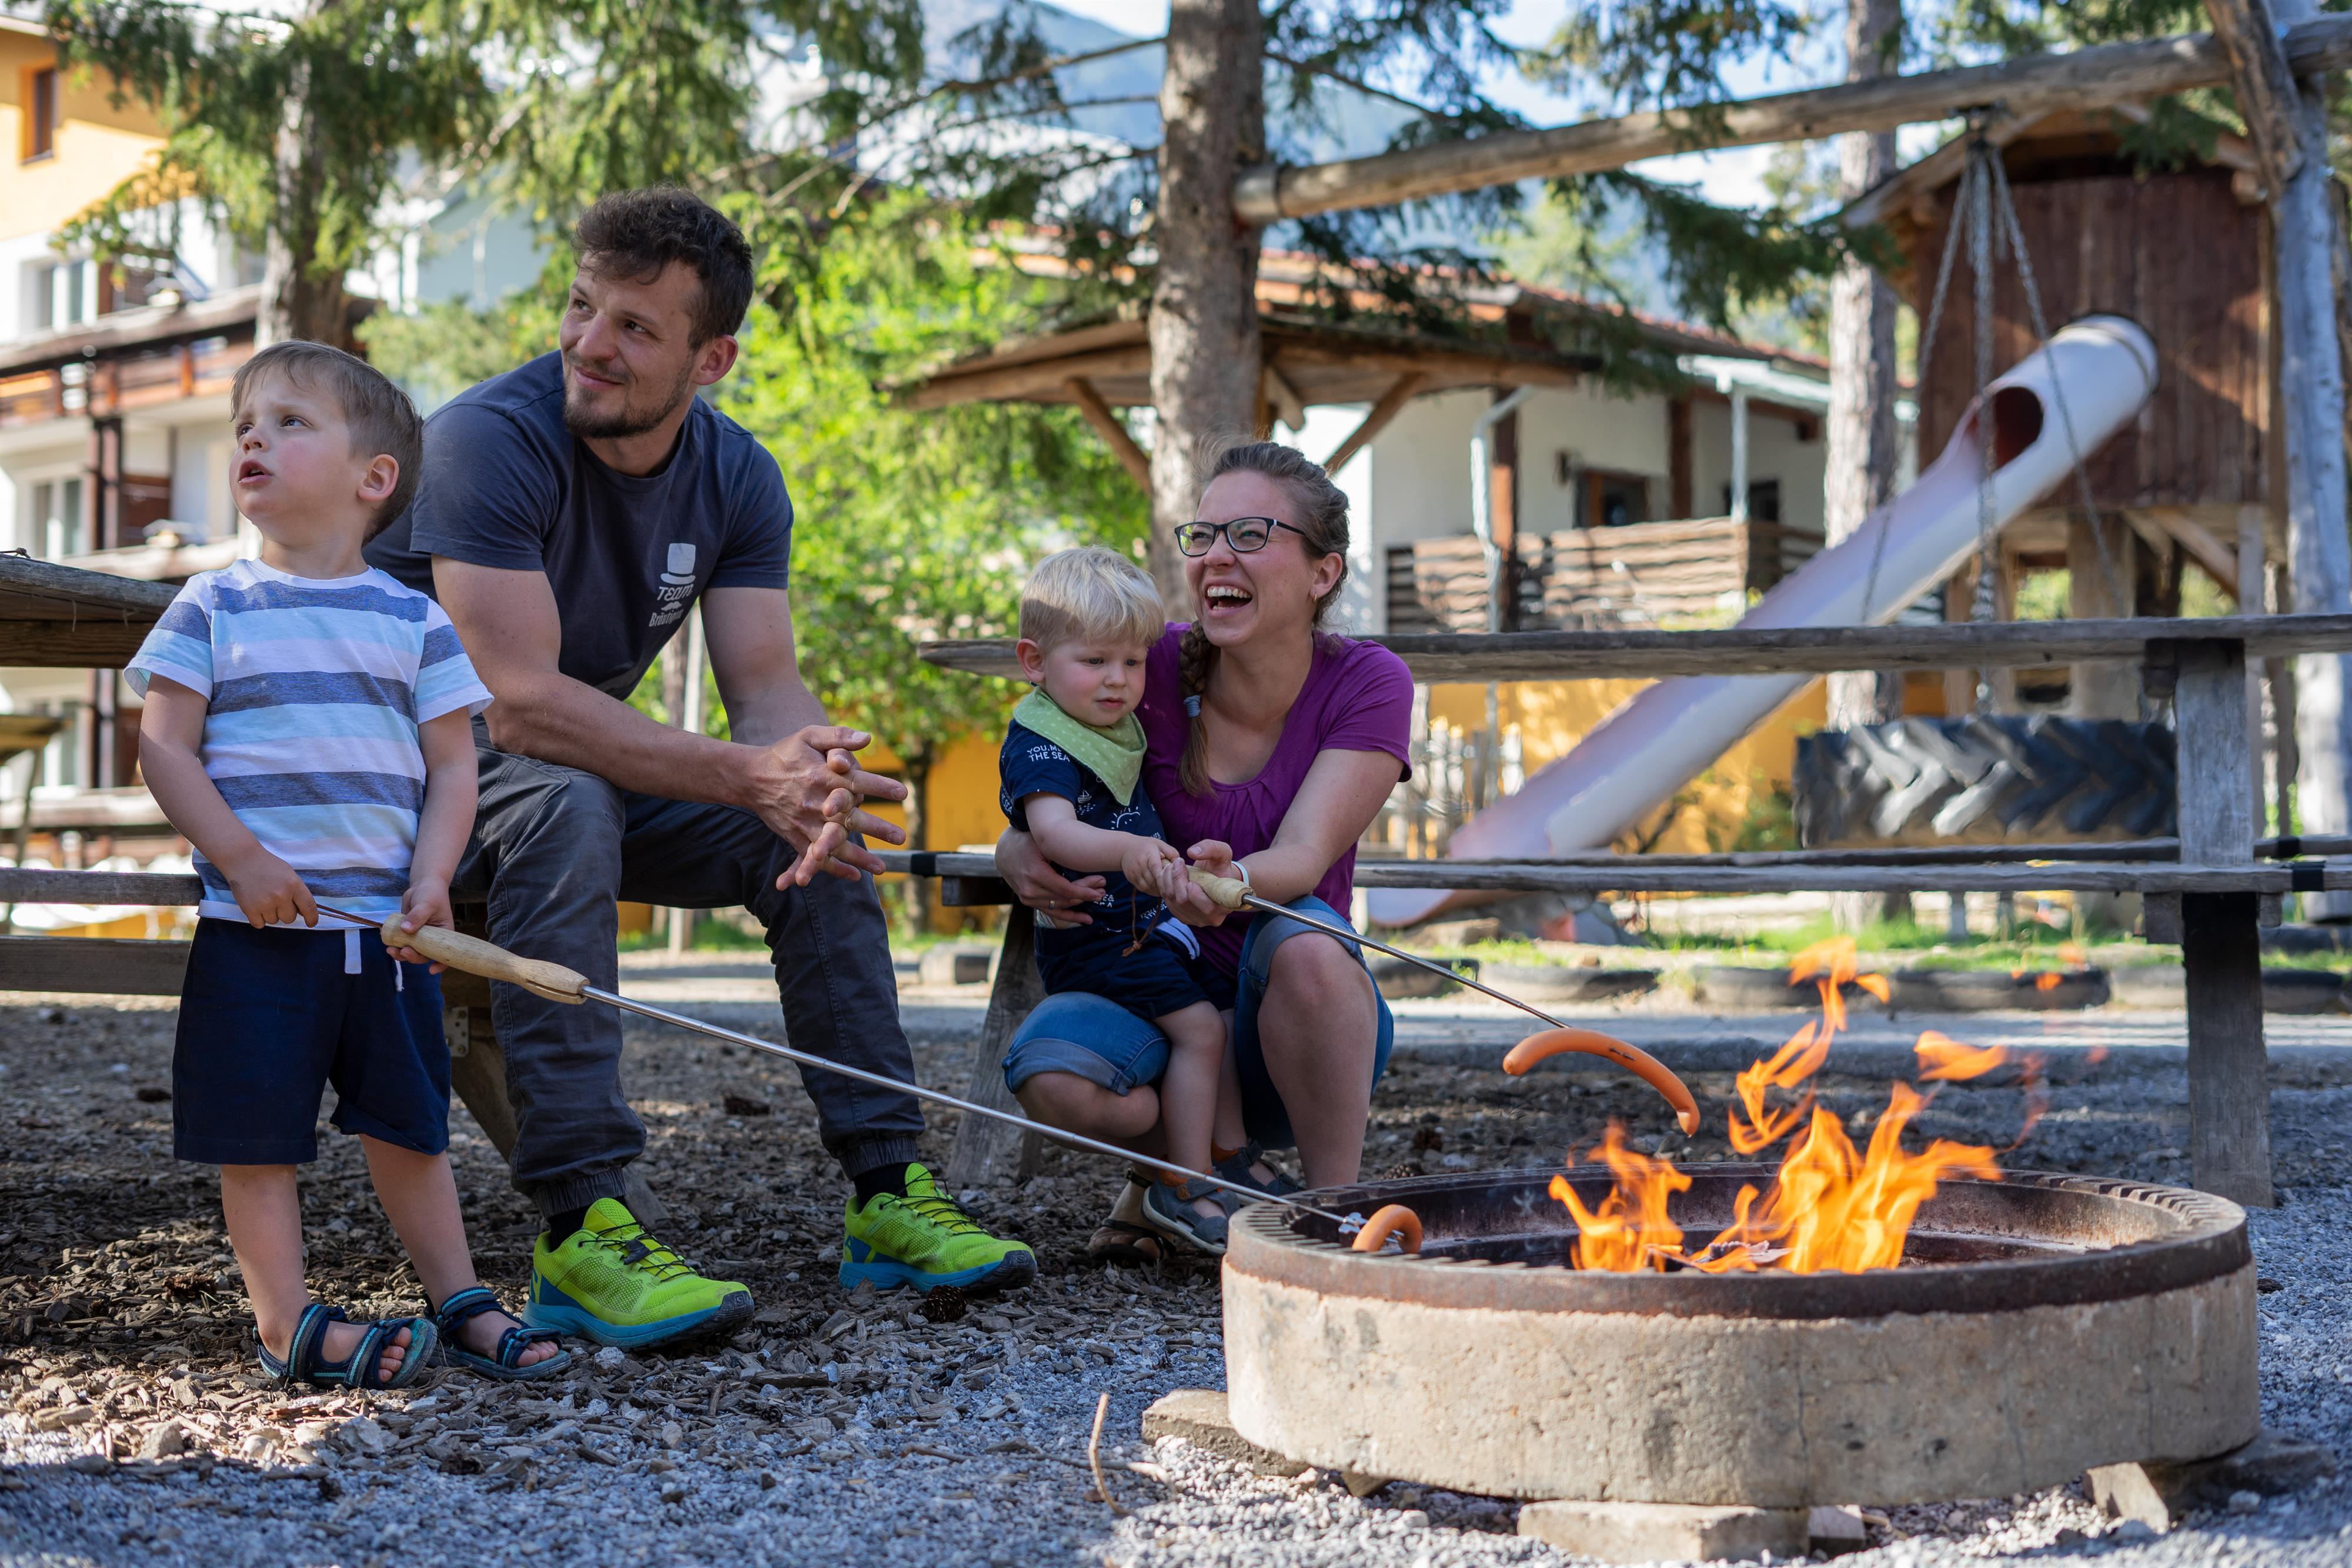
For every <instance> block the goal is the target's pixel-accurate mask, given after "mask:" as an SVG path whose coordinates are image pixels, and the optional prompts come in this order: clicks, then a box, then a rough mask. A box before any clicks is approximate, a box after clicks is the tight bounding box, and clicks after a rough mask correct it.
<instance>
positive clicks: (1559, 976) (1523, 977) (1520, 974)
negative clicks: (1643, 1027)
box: [1479, 964, 1658, 1002]
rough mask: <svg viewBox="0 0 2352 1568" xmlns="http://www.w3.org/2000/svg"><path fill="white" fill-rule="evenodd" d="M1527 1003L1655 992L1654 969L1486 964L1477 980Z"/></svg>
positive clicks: (1594, 999)
mask: <svg viewBox="0 0 2352 1568" xmlns="http://www.w3.org/2000/svg"><path fill="white" fill-rule="evenodd" d="M1479 978H1480V979H1482V980H1484V981H1486V983H1487V984H1488V985H1490V986H1493V987H1495V988H1497V989H1500V990H1506V991H1508V992H1510V993H1511V995H1513V996H1515V997H1518V998H1523V999H1524V1000H1527V1001H1530V1002H1614V1001H1624V1000H1626V999H1628V998H1633V997H1638V996H1643V995H1646V994H1647V993H1649V992H1651V991H1654V990H1655V989H1657V988H1658V971H1656V970H1655V969H1603V968H1599V967H1593V968H1585V967H1580V966H1576V965H1569V964H1489V965H1487V966H1486V969H1485V970H1484V972H1482V973H1481V974H1480V975H1479Z"/></svg>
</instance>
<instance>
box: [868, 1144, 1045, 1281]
mask: <svg viewBox="0 0 2352 1568" xmlns="http://www.w3.org/2000/svg"><path fill="white" fill-rule="evenodd" d="M842 1226H843V1228H845V1229H846V1230H847V1231H848V1232H849V1239H847V1240H846V1241H844V1242H843V1243H842V1244H841V1282H842V1284H844V1285H845V1286H852V1287H854V1286H856V1285H857V1284H858V1283H859V1282H860V1281H867V1280H871V1281H873V1282H874V1283H875V1284H876V1285H877V1286H879V1287H881V1288H882V1289H884V1290H888V1289H891V1288H893V1287H896V1286H898V1285H911V1286H913V1287H914V1288H915V1289H916V1290H918V1291H929V1290H932V1289H935V1288H936V1287H938V1286H940V1285H956V1286H961V1288H963V1289H964V1290H967V1291H969V1290H983V1291H1003V1290H1010V1289H1012V1288H1013V1287H1014V1286H1016V1285H1025V1284H1027V1283H1028V1282H1029V1281H1032V1280H1034V1279H1035V1278H1036V1277H1037V1255H1036V1254H1035V1253H1034V1252H1032V1251H1030V1250H1029V1249H1028V1247H1027V1246H1026V1245H1025V1244H1024V1243H1022V1242H1019V1241H999V1240H998V1239H996V1238H995V1237H993V1236H991V1235H990V1234H989V1233H988V1232H987V1231H985V1230H982V1228H980V1227H979V1226H977V1225H974V1224H973V1223H972V1222H971V1219H970V1218H968V1217H967V1216H966V1215H965V1214H964V1211H963V1210H962V1209H961V1208H958V1207H956V1206H955V1200H954V1199H953V1198H950V1197H948V1195H947V1194H945V1193H943V1192H941V1191H940V1184H939V1183H938V1182H936V1181H933V1180H932V1179H931V1173H930V1172H929V1171H927V1170H925V1169H924V1168H923V1167H922V1166H908V1167H907V1196H906V1197H897V1196H895V1195H894V1194H891V1193H887V1192H886V1193H883V1194H881V1195H880V1196H878V1197H874V1198H872V1199H869V1200H868V1201H867V1202H866V1204H865V1205H864V1206H863V1207H860V1206H859V1204H858V1201H857V1199H856V1197H851V1198H850V1200H849V1202H848V1204H847V1206H846V1207H845V1209H844V1211H843V1214H842Z"/></svg>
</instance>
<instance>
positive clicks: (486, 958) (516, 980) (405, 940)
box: [318, 904, 1363, 1236]
mask: <svg viewBox="0 0 2352 1568" xmlns="http://www.w3.org/2000/svg"><path fill="white" fill-rule="evenodd" d="M318 910H319V913H320V914H321V915H332V916H334V917H335V918H336V919H338V920H348V921H350V922H351V923H352V925H365V926H370V927H380V930H379V933H378V934H379V935H381V936H384V937H385V938H386V941H385V944H384V945H385V946H394V942H393V941H392V939H391V938H392V935H393V933H394V931H396V930H398V927H397V926H396V925H394V922H395V921H397V920H398V919H399V916H397V915H394V916H393V917H392V919H391V920H387V921H383V922H379V921H377V920H375V919H373V917H371V916H369V915H354V914H352V912H351V911H350V910H347V909H337V908H335V907H333V906H332V905H331V904H319V905H318ZM398 945H399V946H404V947H410V948H414V949H415V951H417V952H419V953H422V954H424V955H425V956H427V957H429V958H431V959H433V960H434V961H435V962H436V963H440V964H446V965H447V966H448V967H451V968H453V969H463V970H465V971H466V972H467V973H468V974H472V975H480V976H483V977H486V978H488V979H493V980H505V981H508V982H509V983H510V984H513V985H518V986H520V987H522V988H524V989H525V990H528V991H530V992H532V993H533V994H534V995H537V996H541V997H545V998H548V999H549V1000H551V1001H558V1002H580V1001H596V1002H603V1003H604V1004H605V1005H606V1006H607V1007H614V1008H618V1009H621V1010H622V1011H623V1012H630V1013H636V1014H638V1015H640V1016H641V1017H645V1018H649V1019H655V1020H656V1021H658V1022H661V1023H666V1024H668V1025H670V1026H672V1027H673V1028H676V1029H683V1030H691V1031H693V1032H694V1033H696V1034H707V1035H709V1036H710V1037H711V1038H712V1039H713V1040H725V1041H727V1042H728V1043H729V1044H730V1045H740V1046H742V1047H744V1048H746V1049H747V1050H751V1051H765V1052H767V1053H768V1054H769V1055H770V1056H781V1057H782V1058H783V1059H784V1060H785V1061H791V1062H796V1063H798V1064H799V1065H800V1066H802V1067H814V1068H818V1069H820V1070H822V1071H826V1072H837V1073H839V1074H841V1075H842V1076H843V1077H845V1078H855V1079H856V1080H857V1081H858V1082H861V1083H871V1084H873V1085H875V1086H876V1087H877V1088H881V1089H896V1090H898V1092H900V1093H902V1094H912V1095H915V1096H917V1097H918V1098H920V1099H924V1100H929V1101H933V1102H936V1103H939V1104H941V1105H951V1106H953V1107H954V1108H955V1109H957V1110H959V1111H961V1112H964V1113H966V1114H969V1115H974V1116H989V1117H993V1118H994V1119H995V1120H997V1121H999V1122H1007V1123H1010V1124H1013V1126H1016V1127H1020V1128H1023V1129H1025V1130H1026V1131H1028V1132H1032V1133H1036V1134H1041V1135H1043V1136H1045V1137H1048V1138H1051V1139H1053V1140H1054V1141H1055V1143H1057V1144H1064V1145H1069V1146H1071V1147H1074V1148H1080V1149H1086V1150H1088V1151H1089V1152H1091V1153H1094V1154H1098V1155H1111V1156H1112V1157H1113V1158H1115V1159H1122V1160H1127V1161H1129V1162H1131V1163H1133V1164H1135V1165H1139V1166H1151V1167H1152V1168H1153V1169H1155V1170H1163V1171H1167V1172H1169V1173H1170V1174H1171V1175H1173V1176H1182V1177H1183V1178H1184V1179H1185V1180H1187V1181H1197V1182H1206V1183H1207V1184H1208V1185H1209V1186H1214V1187H1222V1188H1223V1189H1224V1190H1225V1191H1227V1192H1231V1193H1238V1194H1240V1195H1241V1196H1242V1197H1246V1198H1248V1199H1250V1200H1251V1201H1252V1202H1254V1203H1278V1204H1281V1205H1282V1206H1284V1207H1286V1208H1295V1209H1297V1210H1298V1211H1300V1212H1301V1213H1304V1214H1311V1215H1314V1216H1315V1217H1316V1218H1319V1219H1328V1220H1330V1221H1331V1222H1332V1223H1333V1224H1335V1225H1337V1226H1339V1231H1340V1234H1341V1235H1343V1236H1346V1235H1353V1234H1354V1233H1355V1232H1356V1231H1357V1230H1359V1229H1360V1228H1362V1226H1363V1217H1362V1216H1361V1215H1339V1214H1333V1213H1332V1212H1331V1211H1330V1210H1328V1209H1325V1208H1318V1207H1315V1206H1314V1205H1313V1204H1311V1203H1301V1202H1299V1201H1298V1199H1297V1198H1295V1197H1285V1196H1283V1195H1281V1194H1279V1193H1270V1192H1267V1191H1265V1189H1264V1188H1262V1187H1255V1186H1244V1185H1243V1184H1241V1183H1239V1182H1230V1181H1227V1180H1225V1179H1224V1178H1223V1176H1213V1175H1212V1174H1210V1173H1209V1172H1207V1171H1196V1170H1192V1169H1190V1168H1188V1167H1186V1166H1180V1165H1177V1164H1175V1163H1174V1162H1173V1161H1170V1160H1163V1159H1157V1158H1154V1157H1153V1156H1152V1155H1139V1154H1137V1153H1136V1152H1135V1151H1134V1150H1132V1149H1122V1148H1120V1147H1119V1146H1118V1145H1116V1144H1106V1143H1101V1142H1099V1141H1097V1140H1096V1139H1093V1138H1088V1137H1085V1136H1082V1135H1081V1134H1076V1133H1068V1132H1064V1131H1063V1130H1062V1129H1061V1128H1059V1127H1049V1126H1047V1125H1045V1124H1044V1123H1042V1122H1033V1121H1031V1120H1030V1119H1029V1118H1028V1117H1026V1116H1018V1115H1015V1114H1013V1113H1012V1112H1010V1111H1000V1110H997V1109H996V1108H995V1107H994V1106H992V1105H979V1104H975V1103H972V1102H971V1101H970V1100H961V1099H958V1098H957V1097H956V1096H955V1095H953V1094H948V1093H943V1092H940V1091H939V1090H937V1089H926V1088H924V1087H922V1086H921V1085H920V1084H917V1083H908V1082H902V1081H900V1080H898V1079H896V1078H892V1077H889V1076H887V1075H886V1074H884V1073H879V1072H868V1071H866V1069H864V1068H862V1067H847V1066H845V1065H843V1064H842V1063H840V1062H838V1061H827V1060H826V1059H825V1058H824V1057H822V1056H814V1055H812V1054H810V1053H809V1052H807V1051H795V1050H793V1048H792V1047H791V1046H789V1045H778V1044H777V1043H776V1042H775V1041H773V1040H761V1038H760V1037H759V1036H758V1035H754V1034H743V1033H740V1032H739V1031H738V1030H731V1029H722V1028H720V1027H719V1025H717V1024H715V1023H706V1022H705V1021H703V1020H702V1019H698V1018H695V1017H693V1016H691V1015H690V1014H687V1013H677V1012H672V1011H670V1010H669V1009H667V1008H657V1007H655V1006H654V1005H653V1004H652V1003H650V1002H641V1001H637V1000H635V998H630V997H625V996H622V995H621V994H620V993H619V992H617V991H608V990H606V989H604V988H603V987H602V986H592V985H590V984H589V983H588V980H587V977H585V976H583V975H581V974H580V973H578V972H577V971H576V970H572V969H567V968H565V967H563V966H562V965H561V964H551V963H548V962H546V961H545V960H543V959H537V958H523V957H519V956H516V955H515V954H512V953H509V952H508V951H507V950H506V949H505V948H503V947H500V946H497V945H496V944H494V943H490V942H485V941H483V940H482V939H481V938H480V937H478V936H466V935H465V934H463V933H462V932H456V931H450V930H446V929H444V928H443V927H441V926H438V925H426V926H421V927H419V928H418V929H417V930H415V931H413V932H408V931H403V932H400V933H399V937H398Z"/></svg>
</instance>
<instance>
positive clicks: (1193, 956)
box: [997, 547, 1244, 1253]
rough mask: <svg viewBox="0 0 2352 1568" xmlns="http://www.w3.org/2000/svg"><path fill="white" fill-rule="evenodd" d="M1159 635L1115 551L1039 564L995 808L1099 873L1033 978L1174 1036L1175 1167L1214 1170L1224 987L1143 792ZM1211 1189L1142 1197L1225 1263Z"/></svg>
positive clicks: (1222, 1108)
mask: <svg viewBox="0 0 2352 1568" xmlns="http://www.w3.org/2000/svg"><path fill="white" fill-rule="evenodd" d="M1166 629H1167V618H1166V616H1165V614H1164V613H1163V612H1162V610H1161V607H1160V594H1159V591H1157V590H1156V589H1154V588H1153V587H1152V584H1151V579H1150V578H1149V577H1147V576H1145V575H1144V573H1143V571H1142V570H1141V569H1140V568H1139V567H1137V566H1136V564H1135V563H1134V562H1133V561H1131V560H1129V559H1126V558H1125V557H1123V556H1120V555H1118V554H1117V553H1115V552H1113V551H1111V550H1107V549H1097V548H1091V547H1089V548H1086V549H1066V550H1062V551H1059V552H1058V553H1056V554H1054V555H1051V556H1048V557H1046V558H1045V560H1044V561H1043V562H1041V563H1039V565H1038V568H1037V570H1036V571H1035V573H1034V575H1032V576H1031V578H1030V579H1029V581H1028V584H1027V586H1026V587H1024V589H1023V590H1022V593H1021V641H1020V643H1019V644H1018V647H1017V650H1016V652H1017V653H1018V655H1019V658H1020V660H1021V673H1022V674H1023V675H1024V677H1025V678H1026V679H1027V680H1028V681H1029V683H1030V684H1031V685H1034V687H1035V688H1036V690H1034V691H1033V692H1031V693H1030V694H1029V695H1027V696H1025V697H1024V698H1023V699H1022V700H1021V704H1020V706H1017V707H1015V708H1014V709H1013V723H1012V726H1011V727H1010V728H1009V729H1008V730H1007V731H1006V733H1005V737H1004V748H1003V752H1002V753H1001V754H1000V755H999V757H998V759H997V766H998V769H999V772H1000V773H1001V775H1002V777H1003V794H1002V796H1001V802H1002V804H1003V808H1004V814H1005V816H1006V817H1008V818H1010V819H1011V820H1012V822H1013V826H1014V827H1016V828H1018V829H1020V830H1022V831H1024V832H1025V833H1027V834H1028V835H1029V836H1030V837H1031V838H1033V839H1034V840H1035V841H1036V843H1037V847H1038V849H1039V850H1040V851H1042V852H1044V853H1045V858H1046V859H1048V860H1050V861H1052V862H1054V864H1055V868H1056V869H1057V870H1059V871H1060V872H1061V873H1062V874H1063V875H1065V876H1069V877H1080V876H1085V875H1087V874H1089V873H1101V875H1102V878H1103V882H1104V891H1103V894H1102V896H1101V897H1100V898H1098V899H1097V900H1096V902H1095V903H1094V904H1093V905H1092V906H1091V907H1090V908H1089V909H1088V910H1087V914H1088V915H1091V916H1092V919H1093V924H1092V925H1079V926H1072V927H1067V928H1055V927H1054V926H1051V925H1046V924H1045V923H1043V922H1040V924H1039V925H1038V928H1037V968H1038V973H1039V974H1040V976H1041V977H1043V978H1044V980H1045V989H1046V990H1047V991H1049V992H1059V991H1087V992H1091V993H1093V994H1094V995H1097V996H1101V997H1107V998H1109V999H1110V1000H1112V1001H1115V1002H1117V1003H1118V1004H1119V1005H1120V1006H1122V1007H1124V1008H1126V1009H1128V1010H1129V1011H1130V1012H1133V1013H1135V1014H1136V1015H1137V1016H1139V1017H1140V1018H1145V1019H1150V1020H1151V1022H1152V1023H1153V1024H1155V1025H1157V1026H1158V1028H1159V1030H1160V1032H1161V1033H1162V1034H1164V1035H1166V1036H1167V1037H1168V1046H1169V1054H1168V1069H1167V1073H1166V1075H1165V1077H1163V1078H1162V1080H1161V1081H1160V1123H1161V1125H1162V1127H1163V1128H1164V1129H1165V1130H1166V1133H1167V1139H1168V1149H1167V1153H1168V1158H1169V1159H1170V1160H1171V1161H1173V1162H1174V1163H1176V1164H1178V1165H1181V1166H1190V1167H1191V1168H1192V1169H1193V1170H1207V1169H1208V1168H1209V1167H1210V1166H1211V1165H1212V1164H1213V1162H1214V1159H1215V1157H1216V1152H1217V1151H1216V1147H1215V1145H1220V1144H1222V1145H1228V1146H1238V1145H1241V1144H1242V1143H1243V1142H1244V1134H1243V1132H1242V1113H1241V1088H1240V1082H1239V1079H1238V1078H1237V1077H1236V1076H1235V1073H1234V1068H1233V1064H1232V1063H1231V1062H1230V1061H1228V1059H1227V1056H1226V1051H1225V1022H1224V1018H1223V1014H1222V1012H1221V1011H1220V1010H1219V1009H1221V1008H1225V1007H1230V1006H1231V1005H1232V998H1231V997H1230V995H1229V994H1228V993H1229V992H1230V988H1231V984H1230V982H1228V981H1226V980H1225V979H1224V977H1223V976H1220V975H1218V974H1217V973H1216V972H1215V971H1214V970H1213V969H1211V968H1209V967H1207V966H1205V965H1203V964H1202V963H1201V962H1200V961H1199V946H1198V944H1197V942H1196V941H1195V940H1194V938H1193V936H1192V932H1191V930H1190V928H1188V927H1186V926H1185V925H1181V923H1179V922H1177V921H1175V920H1173V919H1171V918H1169V917H1168V915H1167V906H1166V905H1165V904H1163V903H1161V902H1160V897H1159V895H1158V893H1157V890H1158V889H1159V888H1160V887H1161V886H1163V885H1165V881H1164V879H1165V878H1167V877H1169V876H1171V875H1172V876H1181V875H1184V874H1185V872H1184V861H1183V857H1182V856H1181V855H1180V854H1178V853H1177V852H1176V851H1175V850H1174V849H1172V848H1171V847H1170V846H1169V845H1168V844H1167V843H1165V842H1163V841H1161V839H1160V813H1159V812H1157V811H1156V810H1153V809H1152V805H1151V801H1150V798H1149V797H1148V796H1146V795H1145V793H1144V790H1143V786H1142V768H1143V727H1142V725H1141V724H1140V723H1139V721H1138V720H1137V718H1136V716H1135V710H1136V707H1137V706H1138V705H1139V704H1140V703H1141V702H1142V700H1143V678H1144V677H1143V671H1144V662H1145V660H1146V658H1147V657H1148V656H1149V654H1150V651H1151V645H1152V643H1155V642H1156V641H1158V640H1159V638H1160V635H1161V634H1162V632H1165V630H1166ZM1214 1190H1215V1189H1213V1188H1212V1187H1210V1186H1207V1184H1205V1183H1196V1182H1181V1183H1180V1182H1178V1181H1177V1180H1176V1178H1174V1177H1171V1176H1162V1177H1161V1178H1160V1182H1159V1183H1157V1184H1155V1185H1154V1186H1152V1187H1151V1188H1150V1191H1149V1192H1148V1193H1147V1194H1146V1195H1145V1197H1144V1202H1143V1215H1144V1218H1145V1221H1146V1222H1147V1223H1149V1224H1150V1226H1151V1227H1152V1228H1154V1229H1156V1230H1159V1231H1160V1232H1161V1233H1162V1234H1164V1235H1166V1236H1168V1237H1170V1238H1171V1239H1174V1240H1176V1241H1178V1242H1180V1243H1182V1244H1184V1245H1187V1246H1190V1247H1193V1248H1197V1249H1200V1250H1202V1251H1205V1252H1212V1253H1221V1252H1223V1250H1224V1249H1225V1222H1226V1213H1225V1208H1224V1207H1223V1204H1221V1203H1220V1202H1219V1201H1218V1199H1217V1198H1216V1197H1215V1196H1214Z"/></svg>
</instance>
